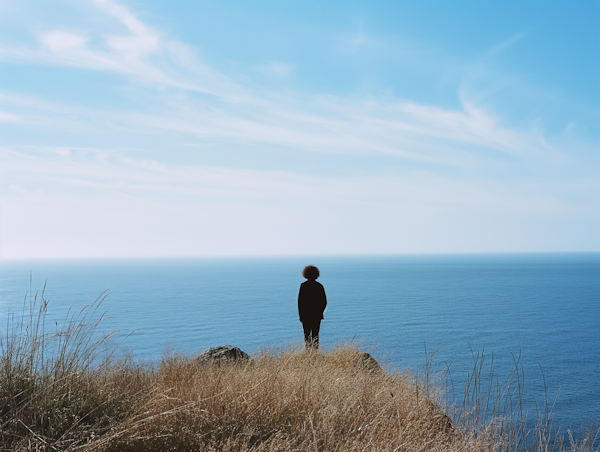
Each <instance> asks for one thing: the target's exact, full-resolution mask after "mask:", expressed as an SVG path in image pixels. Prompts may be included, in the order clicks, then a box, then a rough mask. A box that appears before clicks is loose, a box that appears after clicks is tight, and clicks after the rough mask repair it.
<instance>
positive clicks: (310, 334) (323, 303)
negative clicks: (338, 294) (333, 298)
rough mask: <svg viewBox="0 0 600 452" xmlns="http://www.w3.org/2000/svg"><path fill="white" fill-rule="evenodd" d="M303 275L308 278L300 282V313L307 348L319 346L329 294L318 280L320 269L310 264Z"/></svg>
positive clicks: (303, 271)
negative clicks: (327, 294)
mask: <svg viewBox="0 0 600 452" xmlns="http://www.w3.org/2000/svg"><path fill="white" fill-rule="evenodd" d="M302 276H304V277H305V278H306V281H304V282H303V283H302V284H300V292H299V293H298V315H299V316H300V322H302V327H303V328H304V343H305V344H306V349H307V350H308V349H310V348H315V349H317V348H319V330H320V329H321V320H322V319H323V312H324V311H325V308H326V307H327V296H326V295H325V288H324V287H323V285H322V284H321V283H318V282H317V278H318V277H319V269H318V268H317V267H315V266H314V265H308V266H306V267H304V270H302Z"/></svg>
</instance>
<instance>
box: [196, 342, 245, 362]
mask: <svg viewBox="0 0 600 452" xmlns="http://www.w3.org/2000/svg"><path fill="white" fill-rule="evenodd" d="M251 361H252V358H250V356H248V354H247V353H245V352H243V351H242V350H240V349H239V348H237V347H234V346H232V345H222V346H219V347H211V348H209V349H208V350H206V351H204V352H202V353H201V354H200V355H198V356H197V357H196V362H197V363H198V364H208V363H210V362H212V363H214V364H221V363H222V362H243V363H246V362H251Z"/></svg>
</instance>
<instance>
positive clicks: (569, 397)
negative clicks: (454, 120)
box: [0, 253, 600, 432]
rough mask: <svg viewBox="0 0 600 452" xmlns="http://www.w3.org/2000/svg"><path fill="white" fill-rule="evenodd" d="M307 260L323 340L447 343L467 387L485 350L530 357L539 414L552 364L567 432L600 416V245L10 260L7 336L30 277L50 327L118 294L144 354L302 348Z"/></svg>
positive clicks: (393, 356) (111, 303) (530, 395)
mask: <svg viewBox="0 0 600 452" xmlns="http://www.w3.org/2000/svg"><path fill="white" fill-rule="evenodd" d="M307 264H314V265H317V266H318V267H319V268H320V269H321V277H320V278H319V281H320V282H321V283H322V284H323V285H324V286H325V290H326V292H327V297H328V302H329V305H328V308H327V311H326V312H325V319H324V321H323V323H322V328H321V338H322V344H323V346H324V347H331V346H333V345H334V344H335V343H340V342H344V341H349V340H353V341H359V340H360V341H363V343H364V344H365V347H367V349H369V350H372V354H374V355H375V356H376V357H377V358H378V359H379V360H380V361H381V362H383V363H385V364H388V365H390V366H392V367H394V368H399V369H403V368H412V369H415V370H416V371H421V370H422V369H423V366H424V364H425V362H426V360H427V358H426V357H427V354H428V353H431V352H434V351H436V350H437V353H436V354H435V356H434V358H433V360H434V368H435V369H437V370H443V369H445V368H446V367H447V366H448V365H450V371H451V376H452V380H453V382H454V385H455V388H456V392H457V393H460V392H461V388H462V387H463V385H464V381H465V379H466V376H467V373H468V372H470V371H471V370H472V366H473V359H472V355H471V353H472V351H473V352H475V353H477V352H481V351H482V350H485V354H486V356H487V359H490V358H491V356H492V354H493V359H494V369H495V370H494V372H495V375H496V376H497V377H498V378H501V379H502V378H504V377H505V376H507V375H508V374H509V372H510V371H511V369H512V368H513V367H514V364H513V356H514V357H518V356H519V355H520V357H521V358H520V363H521V364H522V366H523V371H524V374H525V391H526V398H527V401H528V404H529V405H530V412H531V411H534V410H535V405H534V403H538V405H539V404H542V403H543V397H544V391H543V386H544V385H543V383H542V381H543V378H542V370H541V369H543V374H544V376H545V379H546V382H547V386H548V388H549V395H550V397H551V398H554V396H556V394H557V392H559V394H558V400H557V404H556V408H555V422H556V423H558V424H560V425H561V430H562V431H563V432H565V431H566V429H567V428H570V429H575V430H577V429H578V428H579V427H580V426H581V425H582V424H589V423H594V424H599V423H600V253H592V254H522V255H517V254H515V255H450V256H395V257H381V256H377V257H314V258H306V257H288V258H205V259H160V260H159V259H156V260H152V259H148V260H82V261H69V260H65V261H9V262H6V261H4V262H0V320H1V321H2V323H0V325H1V326H0V333H2V331H3V330H5V328H6V318H7V315H8V313H9V312H14V313H16V314H19V313H21V312H22V307H23V300H24V297H25V295H26V293H27V292H28V291H29V290H30V276H31V288H32V291H33V292H34V293H35V292H36V291H39V292H41V289H42V287H43V285H44V283H45V282H47V286H46V295H45V296H46V298H47V299H49V300H50V302H49V306H48V315H47V321H46V324H47V325H55V322H58V324H59V325H60V324H61V322H62V321H64V319H65V316H66V314H67V312H68V310H69V308H72V310H79V309H81V308H82V307H84V306H85V305H86V304H89V303H91V302H93V301H94V300H96V298H97V297H98V296H99V295H100V293H101V292H103V291H105V290H107V289H110V290H109V295H108V296H107V298H106V299H105V301H104V302H103V304H102V309H101V310H103V311H104V310H106V311H107V315H108V316H109V319H108V320H107V321H106V322H104V323H103V324H102V326H101V330H102V331H105V332H109V331H112V330H120V332H119V333H118V334H117V337H118V338H119V339H124V346H125V347H126V348H127V349H129V350H130V351H131V352H133V353H134V354H135V356H137V357H138V358H139V359H144V360H152V361H157V360H158V359H159V358H160V356H161V355H162V354H163V353H164V351H165V350H167V349H172V350H175V351H180V352H185V353H199V352H201V351H203V350H205V349H206V348H208V347H211V346H215V345H224V344H231V345H235V346H238V347H240V348H241V349H242V350H244V351H246V352H248V353H253V352H256V351H258V350H259V349H260V348H261V347H272V346H276V347H277V346H286V345H288V344H290V343H296V344H298V343H300V341H301V339H302V338H301V333H302V329H301V325H300V323H299V321H298V316H297V307H296V301H297V294H298V287H299V285H300V283H301V282H302V281H303V278H302V276H301V275H300V273H301V270H302V268H303V266H304V265H307ZM48 328H49V327H48ZM132 331H133V333H132V334H131V335H129V336H128V337H126V336H127V334H129V333H131V332H132ZM2 334H4V333H2ZM426 353H427V354H426ZM486 362H487V361H486Z"/></svg>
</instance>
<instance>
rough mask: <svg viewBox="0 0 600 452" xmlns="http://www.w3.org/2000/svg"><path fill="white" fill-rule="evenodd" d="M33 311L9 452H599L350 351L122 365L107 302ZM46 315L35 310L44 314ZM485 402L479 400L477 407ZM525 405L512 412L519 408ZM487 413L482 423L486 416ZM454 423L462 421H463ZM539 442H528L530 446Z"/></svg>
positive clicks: (11, 349)
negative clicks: (102, 330)
mask: <svg viewBox="0 0 600 452" xmlns="http://www.w3.org/2000/svg"><path fill="white" fill-rule="evenodd" d="M46 304H47V303H46V302H45V301H44V300H43V298H42V300H41V301H40V302H38V301H37V300H34V301H33V302H32V304H31V306H29V307H28V309H29V311H28V312H26V313H25V314H26V315H25V316H23V317H19V319H18V320H15V319H14V318H13V319H12V320H11V321H10V322H9V324H8V330H7V332H6V334H5V335H3V337H2V339H1V342H0V345H1V352H2V355H1V359H0V422H1V424H0V426H1V428H0V448H1V449H2V450H15V451H20V450H36V451H55V450H85V451H167V450H174V451H176V450H180V451H192V450H193V451H320V452H328V451H365V450H369V451H492V450H526V449H530V448H533V449H532V450H594V447H596V446H595V445H594V441H593V439H594V438H593V436H592V435H591V434H590V435H588V436H587V437H585V438H584V439H583V440H580V441H579V442H576V441H571V442H567V444H566V445H565V443H564V442H561V441H557V440H556V438H554V437H552V435H551V434H550V433H551V432H550V431H549V430H548V429H547V426H546V427H545V426H543V425H542V424H539V425H541V427H540V428H538V429H536V430H535V431H533V432H526V431H525V430H524V423H523V420H522V419H520V418H519V417H518V416H517V417H515V416H516V414H515V412H514V411H511V409H509V410H506V409H505V410H504V412H502V413H500V412H497V411H494V410H492V411H488V410H487V407H486V410H485V411H484V410H482V406H481V404H482V403H487V404H488V405H489V404H490V403H492V404H494V403H495V404H496V405H498V404H499V403H498V402H499V399H495V400H494V399H492V400H491V402H490V398H489V397H487V399H486V398H481V397H478V396H476V394H477V388H476V386H477V384H478V383H477V378H475V379H474V380H472V381H473V383H472V384H473V385H474V387H473V388H472V389H473V391H474V392H473V391H471V392H469V391H470V390H469V391H468V392H469V394H471V395H470V396H469V400H470V403H465V404H464V405H463V406H461V407H457V408H452V407H447V406H444V404H443V403H442V394H441V390H440V388H439V387H438V386H435V385H432V384H431V383H430V382H429V381H430V376H429V375H425V376H422V377H421V378H417V377H416V376H415V375H413V374H410V373H402V372H395V371H394V372H392V371H385V370H382V369H380V368H378V366H377V365H373V363H372V362H371V361H369V360H368V359H365V354H364V353H362V352H360V351H357V350H356V349H355V348H353V347H350V346H345V347H340V348H338V349H334V350H328V351H324V352H323V351H318V352H317V351H309V352H306V351H304V350H301V349H298V348H293V347H291V348H290V349H288V350H279V351H273V350H266V351H263V352H261V353H260V354H258V355H256V356H253V359H252V360H251V361H242V362H224V363H221V364H219V363H208V364H200V363H198V362H197V361H196V360H194V359H192V358H189V357H182V356H178V355H171V356H166V357H164V358H163V359H162V360H161V362H160V363H159V364H156V365H149V364H142V363H138V362H136V361H135V360H133V359H116V358H115V357H114V356H113V355H112V354H111V351H110V350H111V349H108V350H107V348H106V347H105V345H106V341H107V339H109V337H108V336H105V337H101V338H99V339H96V334H95V329H96V327H97V325H98V322H100V321H101V320H102V318H101V316H99V317H98V316H96V314H95V313H96V310H97V309H98V306H99V302H97V303H96V304H94V305H92V306H89V307H88V308H86V309H84V310H83V311H82V312H81V313H78V314H76V315H73V316H72V317H70V318H69V319H67V321H66V322H65V324H64V325H63V327H62V329H60V330H59V331H55V332H52V333H46V332H45V330H44V315H45V310H46ZM34 307H35V308H36V309H35V310H34V309H33V308H34ZM474 395H475V397H474ZM511 406H512V405H511ZM482 413H483V414H482ZM451 418H452V420H451ZM529 435H531V437H530V439H531V438H533V441H529V440H528V437H529Z"/></svg>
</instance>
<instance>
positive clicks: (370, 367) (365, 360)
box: [356, 352, 383, 372]
mask: <svg viewBox="0 0 600 452" xmlns="http://www.w3.org/2000/svg"><path fill="white" fill-rule="evenodd" d="M356 356H357V358H358V365H359V366H360V367H361V368H363V369H364V370H366V371H368V372H381V371H382V370H383V369H382V368H381V366H380V365H379V363H378V362H377V360H376V359H375V358H373V357H372V356H371V355H370V354H369V353H367V352H356Z"/></svg>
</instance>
